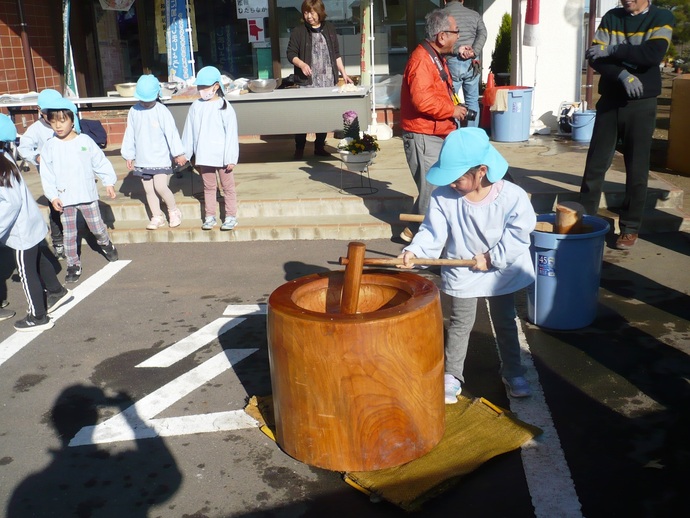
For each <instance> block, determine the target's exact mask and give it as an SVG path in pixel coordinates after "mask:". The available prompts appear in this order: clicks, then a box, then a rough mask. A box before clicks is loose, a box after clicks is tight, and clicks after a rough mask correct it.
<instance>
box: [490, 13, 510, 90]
mask: <svg viewBox="0 0 690 518" xmlns="http://www.w3.org/2000/svg"><path fill="white" fill-rule="evenodd" d="M511 20H512V19H511V17H510V15H509V14H508V13H504V14H503V18H501V26H500V27H499V29H498V34H497V35H496V44H495V45H494V51H493V52H492V53H491V67H490V68H491V71H492V72H493V73H494V76H495V78H496V86H506V85H508V84H509V83H510V30H511V23H512V21H511Z"/></svg>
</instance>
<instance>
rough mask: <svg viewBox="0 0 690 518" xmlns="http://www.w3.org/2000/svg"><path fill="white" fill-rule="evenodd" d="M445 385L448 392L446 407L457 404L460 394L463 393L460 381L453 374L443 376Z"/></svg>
mask: <svg viewBox="0 0 690 518" xmlns="http://www.w3.org/2000/svg"><path fill="white" fill-rule="evenodd" d="M443 383H444V386H445V392H446V405H452V404H454V403H457V402H458V396H459V395H460V392H462V387H461V385H460V380H458V379H457V378H456V377H455V376H453V375H452V374H446V375H445V376H443Z"/></svg>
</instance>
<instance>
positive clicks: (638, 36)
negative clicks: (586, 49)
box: [590, 5, 675, 101]
mask: <svg viewBox="0 0 690 518" xmlns="http://www.w3.org/2000/svg"><path fill="white" fill-rule="evenodd" d="M674 25H675V19H674V17H673V14H672V13H671V11H669V10H668V9H659V8H658V7H656V6H654V5H650V6H649V9H648V10H647V11H646V12H644V13H640V14H638V15H636V16H633V15H631V14H630V13H628V12H626V11H625V9H623V8H622V7H617V8H615V9H611V10H610V11H608V12H607V13H606V14H605V15H604V17H603V18H602V19H601V24H600V25H599V28H598V29H597V32H596V34H595V35H594V40H593V44H595V45H597V44H603V45H616V47H615V50H614V52H613V53H612V54H611V55H610V56H609V57H607V58H603V59H597V60H595V61H590V65H591V67H592V68H593V69H594V70H596V71H597V72H599V73H600V74H601V79H600V80H599V93H600V94H601V96H602V97H604V98H608V99H609V100H612V99H619V100H621V101H625V100H626V99H627V96H626V94H625V90H624V88H623V85H622V84H621V82H620V81H619V80H618V75H619V74H620V73H621V71H623V70H627V71H628V72H630V73H631V74H633V75H634V76H636V77H637V78H638V79H639V80H640V81H641V82H642V85H643V87H644V92H643V94H642V98H643V99H648V98H651V97H658V96H659V94H660V93H661V73H660V71H659V64H660V63H661V61H662V60H663V59H664V56H665V55H666V51H667V50H668V47H669V44H670V43H671V36H672V34H673V26H674Z"/></svg>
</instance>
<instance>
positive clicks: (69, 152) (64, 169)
mask: <svg viewBox="0 0 690 518" xmlns="http://www.w3.org/2000/svg"><path fill="white" fill-rule="evenodd" d="M96 177H98V178H100V180H101V182H103V185H104V186H109V185H115V182H117V176H116V175H115V170H114V169H113V164H111V163H110V160H108V159H107V158H106V156H105V153H103V150H102V149H101V148H99V147H98V144H96V143H95V142H94V141H93V139H92V138H91V137H89V136H88V135H84V134H83V133H81V134H79V135H77V137H76V138H74V139H72V140H62V139H59V138H57V137H54V138H51V139H50V140H48V141H47V142H46V143H45V145H44V146H43V151H42V152H41V184H42V185H43V193H44V194H45V195H46V198H48V200H49V201H50V202H52V201H53V200H54V199H55V198H60V201H61V202H62V205H63V206H68V205H79V204H81V203H91V202H92V201H96V200H97V199H98V189H97V187H96V182H95V180H96Z"/></svg>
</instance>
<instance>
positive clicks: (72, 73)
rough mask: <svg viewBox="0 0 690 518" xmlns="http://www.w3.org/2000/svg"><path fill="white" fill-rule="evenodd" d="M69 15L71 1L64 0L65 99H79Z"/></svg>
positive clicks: (63, 51)
mask: <svg viewBox="0 0 690 518" xmlns="http://www.w3.org/2000/svg"><path fill="white" fill-rule="evenodd" d="M69 13H70V0H62V30H63V33H62V53H63V54H62V56H63V63H64V65H65V69H64V82H65V91H64V96H65V97H79V91H78V90H77V72H76V70H75V69H74V57H73V56H72V43H71V42H70V39H69Z"/></svg>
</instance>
